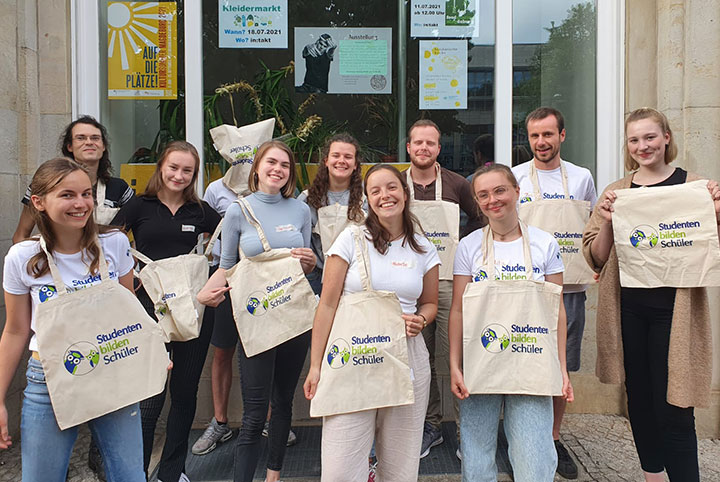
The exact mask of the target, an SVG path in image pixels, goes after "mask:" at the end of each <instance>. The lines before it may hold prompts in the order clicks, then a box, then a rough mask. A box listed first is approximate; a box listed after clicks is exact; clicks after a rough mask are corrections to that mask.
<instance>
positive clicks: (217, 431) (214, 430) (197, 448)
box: [180, 417, 233, 481]
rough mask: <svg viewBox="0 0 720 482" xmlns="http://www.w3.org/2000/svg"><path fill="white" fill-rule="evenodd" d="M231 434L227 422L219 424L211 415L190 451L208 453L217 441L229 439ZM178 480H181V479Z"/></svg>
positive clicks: (195, 453) (198, 453) (215, 445)
mask: <svg viewBox="0 0 720 482" xmlns="http://www.w3.org/2000/svg"><path fill="white" fill-rule="evenodd" d="M232 436H233V431H232V429H231V428H230V427H229V426H228V424H226V423H224V424H220V423H218V421H217V420H215V417H213V418H212V420H210V423H209V424H208V426H207V428H206V429H205V431H204V432H203V434H202V435H201V436H200V438H199V439H197V442H195V444H194V445H193V446H192V453H193V454H194V455H205V454H209V453H210V452H212V451H213V450H215V447H217V444H218V442H226V441H228V440H230V439H231V438H232ZM180 480H181V481H182V479H180Z"/></svg>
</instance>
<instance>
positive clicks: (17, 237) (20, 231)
mask: <svg viewBox="0 0 720 482" xmlns="http://www.w3.org/2000/svg"><path fill="white" fill-rule="evenodd" d="M34 227H35V220H34V219H33V217H32V214H31V213H30V208H29V207H28V206H26V205H24V206H23V208H22V212H21V213H20V220H19V221H18V225H17V228H15V233H14V234H13V237H12V242H13V244H17V243H19V242H20V241H22V240H23V239H25V238H29V237H30V235H31V234H32V230H33V228H34Z"/></svg>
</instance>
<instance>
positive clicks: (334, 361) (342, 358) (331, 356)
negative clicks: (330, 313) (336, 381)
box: [326, 338, 350, 368]
mask: <svg viewBox="0 0 720 482" xmlns="http://www.w3.org/2000/svg"><path fill="white" fill-rule="evenodd" d="M326 359H327V362H328V365H330V368H342V367H344V366H345V365H347V362H348V361H350V345H349V344H348V342H347V341H345V340H343V339H342V338H338V339H337V340H335V341H333V342H332V345H330V349H329V350H328V352H327V357H326Z"/></svg>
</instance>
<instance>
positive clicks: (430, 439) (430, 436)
mask: <svg viewBox="0 0 720 482" xmlns="http://www.w3.org/2000/svg"><path fill="white" fill-rule="evenodd" d="M443 442H444V440H443V437H442V431H441V430H440V429H439V428H435V427H433V426H432V425H430V424H429V423H427V422H425V429H424V430H423V438H422V445H421V447H420V458H423V457H427V455H428V454H429V453H430V449H431V448H433V447H436V446H438V445H440V444H441V443H443Z"/></svg>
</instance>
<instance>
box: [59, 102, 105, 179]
mask: <svg viewBox="0 0 720 482" xmlns="http://www.w3.org/2000/svg"><path fill="white" fill-rule="evenodd" d="M78 124H88V125H91V126H93V127H95V128H96V129H97V130H99V131H100V136H101V137H102V143H103V149H104V151H103V153H102V157H100V162H98V168H97V178H98V179H100V180H101V181H102V182H104V183H105V184H107V183H108V182H110V175H111V174H112V164H111V163H110V140H109V139H108V132H107V129H105V126H104V125H102V124H101V123H99V122H98V121H97V120H96V119H95V118H94V117H92V116H89V115H83V116H80V117H78V118H77V119H75V120H74V121H72V122H71V123H70V124H68V125H67V127H65V130H64V131H63V132H62V134H60V150H61V151H62V153H63V156H65V157H68V158H70V159H75V156H74V155H73V153H72V151H70V146H72V142H73V134H72V130H73V128H74V127H75V126H76V125H78Z"/></svg>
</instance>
